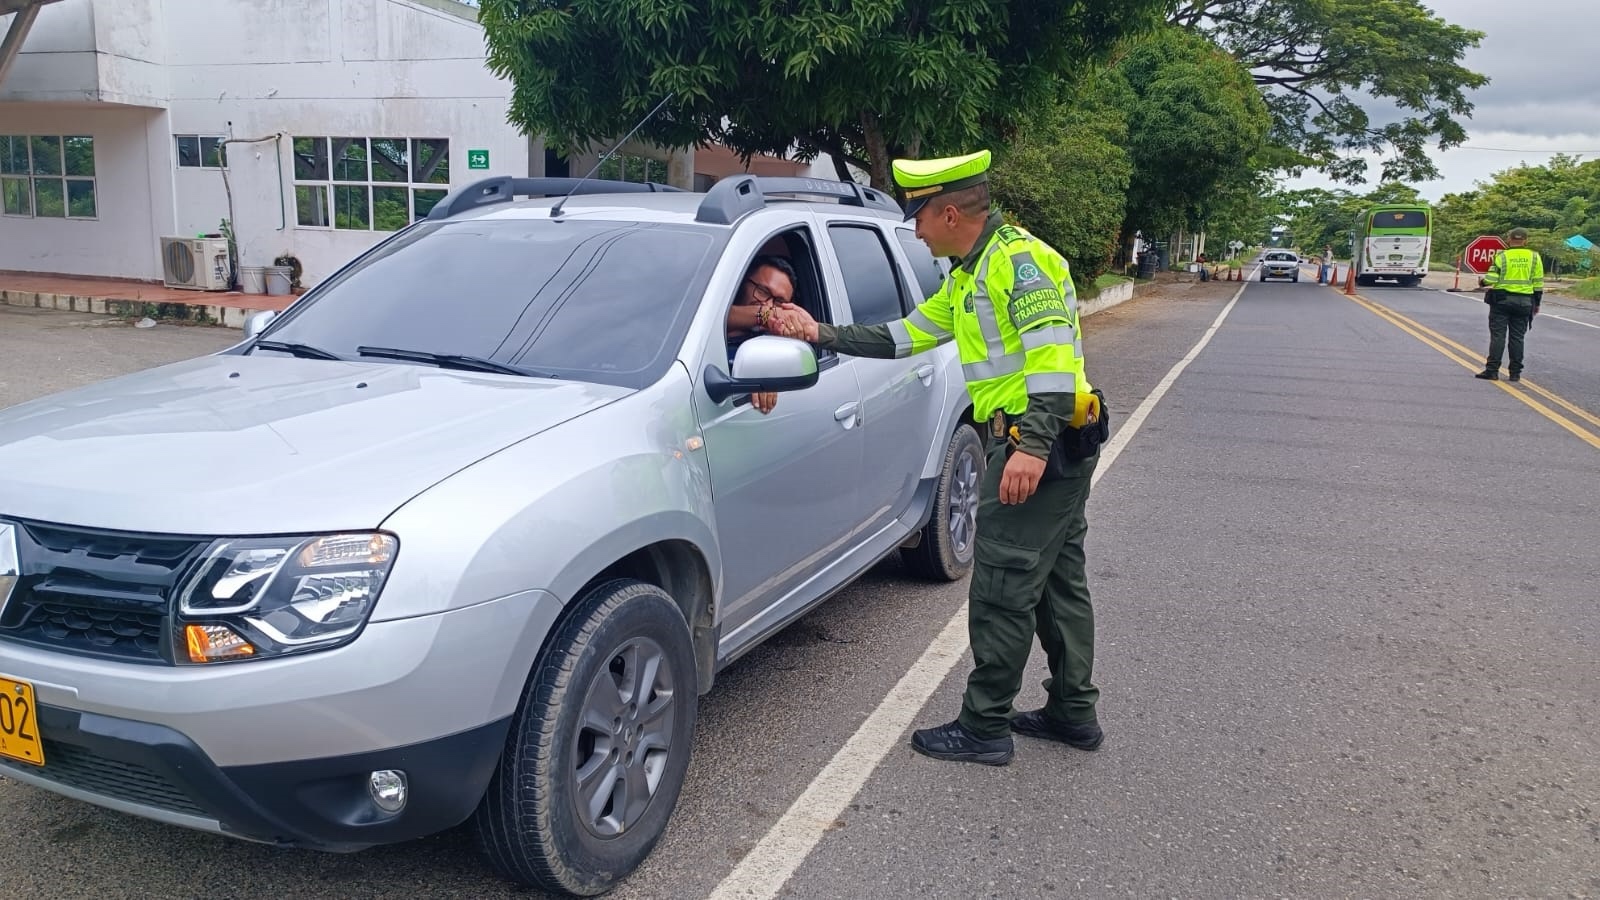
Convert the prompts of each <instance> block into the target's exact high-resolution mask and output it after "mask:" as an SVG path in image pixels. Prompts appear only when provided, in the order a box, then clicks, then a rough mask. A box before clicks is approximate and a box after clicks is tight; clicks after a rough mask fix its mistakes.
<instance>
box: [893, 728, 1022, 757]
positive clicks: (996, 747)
mask: <svg viewBox="0 0 1600 900" xmlns="http://www.w3.org/2000/svg"><path fill="white" fill-rule="evenodd" d="M911 748H912V749H913V750H915V751H917V752H918V753H921V754H922V755H923V756H931V757H933V758H934V759H942V760H944V761H946V762H975V763H983V764H984V765H986V766H1003V765H1005V764H1007V763H1009V762H1011V755H1012V752H1013V751H1012V745H1011V736H1010V735H1006V736H1005V737H1000V738H993V739H991V740H984V739H983V738H980V737H978V736H977V735H975V734H973V733H972V732H970V731H968V730H967V729H965V728H963V727H962V726H961V723H960V722H959V721H956V722H950V723H947V724H944V725H937V726H935V727H933V728H923V729H920V730H918V731H917V732H916V733H914V734H912V735H911Z"/></svg>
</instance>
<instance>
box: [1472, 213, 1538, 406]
mask: <svg viewBox="0 0 1600 900" xmlns="http://www.w3.org/2000/svg"><path fill="white" fill-rule="evenodd" d="M1506 237H1507V238H1508V242H1509V243H1510V244H1511V247H1510V249H1508V250H1502V251H1500V252H1499V253H1496V254H1495V255H1494V262H1492V263H1490V264H1489V273H1488V274H1487V275H1485V276H1483V280H1482V281H1481V282H1479V283H1480V284H1482V285H1483V286H1485V287H1487V288H1488V289H1489V291H1488V293H1486V294H1485V295H1484V298H1483V299H1484V302H1485V303H1487V304H1489V358H1488V360H1487V361H1486V362H1485V363H1484V365H1483V371H1482V372H1479V373H1478V374H1477V375H1476V376H1474V377H1476V378H1486V379H1488V380H1490V381H1495V380H1497V379H1498V378H1499V377H1500V357H1501V354H1503V353H1504V352H1505V349H1506V333H1507V332H1510V334H1511V366H1510V370H1509V371H1510V376H1511V377H1510V378H1509V379H1508V380H1510V381H1521V380H1522V340H1523V337H1524V336H1525V335H1526V334H1527V333H1528V328H1529V327H1530V326H1531V325H1532V324H1533V317H1534V316H1536V315H1538V314H1539V304H1540V303H1541V302H1542V301H1543V300H1544V259H1543V258H1542V257H1541V256H1540V255H1539V254H1538V252H1537V251H1534V250H1530V249H1528V247H1527V246H1526V245H1527V243H1528V232H1527V231H1526V230H1524V229H1521V228H1513V229H1511V233H1510V234H1509V235H1507V236H1506Z"/></svg>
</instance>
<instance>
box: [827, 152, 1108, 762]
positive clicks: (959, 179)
mask: <svg viewBox="0 0 1600 900" xmlns="http://www.w3.org/2000/svg"><path fill="white" fill-rule="evenodd" d="M989 161H990V157H989V152H988V151H986V150H985V151H981V152H978V153H973V154H970V155H967V156H960V157H954V158H950V159H935V160H920V161H919V160H896V161H895V163H894V176H895V181H896V182H897V183H898V184H899V185H900V187H901V188H902V189H903V190H904V192H905V197H906V201H907V203H906V218H907V219H915V220H916V225H917V237H919V238H921V239H922V240H923V241H924V242H925V243H926V244H927V245H928V247H929V248H930V249H931V250H932V251H933V252H934V253H935V254H937V255H940V256H949V257H953V258H956V259H959V261H960V263H959V265H958V266H957V267H956V268H955V270H954V271H953V272H952V274H951V277H950V278H948V279H946V281H945V283H944V285H943V286H942V287H941V288H940V289H939V291H938V292H937V293H935V294H934V295H933V296H932V297H929V298H928V299H927V300H926V301H924V302H923V303H922V304H921V305H920V306H918V307H917V309H916V310H915V311H914V312H912V313H911V315H909V316H907V317H905V318H904V319H901V320H899V321H897V322H891V323H889V324H887V325H846V326H840V327H833V326H830V325H827V324H817V323H816V322H814V321H811V320H810V319H809V317H807V318H806V320H805V321H804V322H803V323H802V324H801V326H800V328H799V329H798V331H797V332H796V334H797V336H800V337H803V338H805V339H807V340H809V341H811V342H813V343H816V344H819V345H821V346H823V347H828V348H832V349H834V350H837V351H839V352H841V353H846V354H851V355H856V356H875V357H904V356H909V355H911V354H913V353H921V352H923V351H925V350H931V349H932V348H934V347H936V346H938V345H940V344H943V343H945V342H947V341H950V340H954V341H955V342H956V345H957V346H958V347H959V348H960V355H961V363H962V370H963V372H964V373H965V376H966V381H967V390H968V391H969V393H970V394H971V396H972V402H973V415H974V416H975V417H976V419H977V421H979V422H980V423H983V425H984V428H985V431H986V433H987V434H988V435H989V436H990V438H991V448H990V455H989V468H988V472H987V474H986V475H985V477H984V481H983V485H982V488H981V491H980V498H979V506H978V529H977V546H976V551H975V556H976V559H975V565H974V568H973V573H972V584H971V588H970V593H969V612H968V633H969V637H970V640H971V644H972V654H973V661H974V663H975V666H974V668H973V671H972V674H971V676H970V677H969V678H968V679H967V691H966V696H965V698H964V700H963V702H962V707H961V715H960V717H959V718H957V719H956V720H955V721H953V722H950V723H948V724H945V725H940V726H937V727H934V728H925V729H922V730H920V731H917V732H916V734H915V735H914V736H913V738H912V741H911V743H912V746H913V747H914V748H915V749H916V750H917V751H918V752H919V753H922V754H924V755H926V756H931V757H933V758H934V759H942V760H958V761H965V762H978V763H986V764H988V765H1005V764H1006V763H1008V762H1010V761H1011V756H1012V741H1011V732H1012V731H1015V732H1017V733H1019V734H1025V735H1032V736H1034V737H1040V738H1047V739H1050V740H1055V741H1060V742H1062V743H1065V744H1069V745H1071V746H1073V747H1077V748H1080V749H1083V750H1094V749H1096V748H1098V747H1099V746H1100V743H1101V740H1102V739H1103V734H1102V732H1101V730H1100V725H1099V722H1098V721H1097V718H1096V715H1095V703H1096V701H1097V700H1098V699H1099V690H1098V689H1097V688H1096V687H1095V685H1094V683H1093V682H1092V680H1091V676H1092V674H1093V668H1094V609H1093V607H1092V605H1091V604H1090V600H1089V585H1088V580H1087V578H1086V576H1085V572H1084V551H1083V539H1084V535H1085V534H1086V533H1087V531H1088V524H1087V522H1086V520H1085V517H1084V506H1085V504H1087V502H1088V499H1089V480H1090V476H1091V475H1092V474H1093V473H1094V469H1095V465H1096V464H1097V463H1098V462H1099V458H1100V457H1099V443H1100V442H1101V441H1103V440H1104V438H1105V435H1106V432H1105V418H1104V410H1102V409H1101V408H1100V398H1099V395H1098V393H1097V392H1092V389H1091V387H1090V386H1089V381H1088V379H1087V377H1085V375H1084V365H1083V351H1082V343H1081V339H1080V336H1079V330H1078V304H1077V295H1076V293H1075V292H1074V290H1073V286H1072V278H1071V277H1070V275H1069V273H1068V271H1067V262H1066V260H1064V259H1062V257H1061V254H1059V253H1057V252H1056V251H1055V250H1053V249H1052V248H1051V247H1049V246H1048V245H1047V244H1045V243H1044V242H1043V241H1040V240H1039V239H1037V238H1035V237H1033V236H1032V235H1031V234H1029V233H1028V232H1026V231H1024V230H1022V229H1021V228H1018V227H1015V226H1012V225H1007V224H1005V223H1004V222H1003V221H1002V219H1001V216H1000V214H999V213H998V212H995V211H991V209H990V201H989V186H988V169H989ZM1035 634H1037V635H1038V637H1039V640H1040V643H1041V644H1042V645H1043V647H1044V650H1045V654H1046V656H1047V657H1048V659H1049V664H1050V678H1049V680H1048V681H1046V682H1045V689H1046V693H1047V695H1048V697H1047V700H1046V702H1045V705H1044V707H1043V708H1042V709H1038V710H1034V711H1032V712H1025V713H1021V714H1018V715H1016V716H1015V717H1014V718H1013V717H1012V706H1011V701H1012V700H1013V699H1014V698H1015V697H1016V695H1017V691H1018V690H1019V688H1020V687H1021V682H1022V674H1023V669H1024V667H1025V666H1026V664H1027V660H1028V653H1029V651H1030V650H1031V649H1032V645H1033V637H1034V635H1035Z"/></svg>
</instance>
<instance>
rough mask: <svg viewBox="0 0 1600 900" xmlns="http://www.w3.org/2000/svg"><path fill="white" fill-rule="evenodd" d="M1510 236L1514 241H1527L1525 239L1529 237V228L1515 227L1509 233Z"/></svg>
mask: <svg viewBox="0 0 1600 900" xmlns="http://www.w3.org/2000/svg"><path fill="white" fill-rule="evenodd" d="M1509 237H1510V238H1511V239H1512V240H1513V241H1525V240H1527V239H1528V229H1526V228H1513V229H1511V234H1510V235H1509Z"/></svg>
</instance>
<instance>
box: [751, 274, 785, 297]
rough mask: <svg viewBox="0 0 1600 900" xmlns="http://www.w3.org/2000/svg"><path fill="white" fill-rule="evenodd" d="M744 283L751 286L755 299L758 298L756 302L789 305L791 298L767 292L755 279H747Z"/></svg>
mask: <svg viewBox="0 0 1600 900" xmlns="http://www.w3.org/2000/svg"><path fill="white" fill-rule="evenodd" d="M744 283H745V284H748V285H750V293H752V294H754V295H755V298H756V300H757V301H758V302H761V303H788V302H789V298H788V297H782V296H779V295H777V294H774V293H773V292H771V291H769V290H767V288H766V286H765V285H762V284H757V283H756V281H755V279H753V278H746V279H745V280H744Z"/></svg>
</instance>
